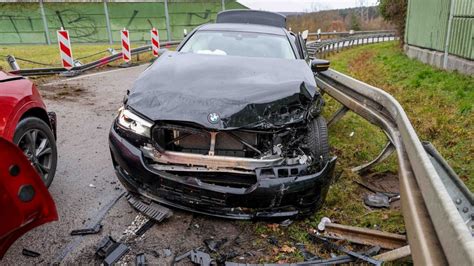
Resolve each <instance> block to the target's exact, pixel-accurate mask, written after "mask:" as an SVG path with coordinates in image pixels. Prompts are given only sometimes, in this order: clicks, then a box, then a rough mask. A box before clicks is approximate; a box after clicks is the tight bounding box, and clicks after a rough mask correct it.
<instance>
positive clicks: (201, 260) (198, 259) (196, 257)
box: [174, 249, 214, 266]
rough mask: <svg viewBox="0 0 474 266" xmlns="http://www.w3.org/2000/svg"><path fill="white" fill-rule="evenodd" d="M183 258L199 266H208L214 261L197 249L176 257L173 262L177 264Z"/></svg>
mask: <svg viewBox="0 0 474 266" xmlns="http://www.w3.org/2000/svg"><path fill="white" fill-rule="evenodd" d="M184 258H189V259H190V260H191V262H193V263H195V264H198V265H200V266H210V265H211V263H213V262H214V260H213V259H212V258H211V255H209V254H207V253H206V252H203V251H201V250H199V249H192V250H190V251H188V252H186V253H184V254H182V255H180V256H178V257H176V258H175V260H174V262H175V263H176V262H179V261H181V260H183V259H184Z"/></svg>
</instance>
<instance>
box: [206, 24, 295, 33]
mask: <svg viewBox="0 0 474 266" xmlns="http://www.w3.org/2000/svg"><path fill="white" fill-rule="evenodd" d="M200 30H209V31H242V32H256V33H268V34H276V35H281V36H285V35H286V33H285V29H284V28H279V27H273V26H266V25H258V24H240V23H215V24H205V25H203V26H201V27H200V28H199V29H198V30H197V31H200Z"/></svg>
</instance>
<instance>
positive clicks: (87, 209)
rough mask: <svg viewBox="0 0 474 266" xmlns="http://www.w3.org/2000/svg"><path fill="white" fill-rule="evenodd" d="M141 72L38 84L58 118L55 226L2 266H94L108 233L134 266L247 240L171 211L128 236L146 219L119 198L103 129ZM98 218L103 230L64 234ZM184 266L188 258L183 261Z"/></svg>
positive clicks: (228, 228) (30, 238)
mask: <svg viewBox="0 0 474 266" xmlns="http://www.w3.org/2000/svg"><path fill="white" fill-rule="evenodd" d="M145 67H146V66H138V67H133V68H128V69H119V70H113V71H109V72H101V73H95V74H91V75H84V76H79V77H76V78H72V79H67V80H58V81H54V83H53V84H51V83H50V84H49V85H48V84H46V85H43V86H40V90H41V92H42V94H43V97H44V98H45V102H46V104H47V106H48V109H49V110H50V111H55V112H56V113H57V115H58V141H57V145H58V153H59V161H58V168H57V172H56V177H55V179H54V181H53V183H52V185H51V187H50V189H49V191H50V193H51V194H52V196H53V198H54V200H55V202H56V206H57V209H58V212H59V221H57V222H53V223H49V224H46V225H43V226H40V227H38V228H36V229H34V230H32V231H30V232H28V233H27V234H25V235H24V236H23V237H22V238H20V239H19V240H18V241H17V242H15V244H14V245H13V246H12V247H11V248H10V249H9V251H8V252H7V254H6V255H5V257H4V259H3V260H2V261H0V264H8V265H18V264H36V263H46V264H49V263H61V264H66V263H87V264H90V263H93V264H99V263H100V262H101V261H100V260H98V259H97V258H96V257H95V255H94V253H95V251H96V247H97V244H98V243H99V242H100V240H101V239H102V238H103V237H105V236H107V235H110V236H112V237H113V238H114V239H116V240H118V239H120V240H122V241H123V242H126V243H127V245H129V246H130V248H131V250H130V252H129V253H128V255H127V256H125V257H124V258H123V259H122V262H132V263H133V262H134V261H135V255H136V254H139V253H145V256H146V259H147V262H148V263H153V264H160V265H163V264H171V262H172V261H173V258H174V256H177V255H180V254H182V253H184V252H186V251H188V250H189V249H191V248H195V247H199V246H203V240H204V239H208V238H214V239H216V240H219V239H221V238H223V237H226V238H227V239H228V242H227V243H228V245H229V246H236V245H235V243H237V242H239V243H243V242H245V241H246V239H249V238H251V236H250V235H251V233H250V232H249V231H251V230H249V226H247V225H249V223H243V222H235V221H228V220H220V219H215V218H208V217H204V216H199V215H193V214H190V213H186V212H181V211H177V210H173V212H174V215H173V216H172V217H171V218H170V219H168V220H167V221H165V222H163V223H161V224H156V225H154V226H153V227H152V228H151V229H149V230H148V231H146V233H145V234H144V235H142V236H141V237H135V236H134V234H133V233H132V232H133V231H134V230H135V229H136V228H137V227H138V226H139V225H140V224H142V223H143V221H144V217H143V216H141V215H139V214H138V213H137V212H136V211H135V210H134V209H133V208H132V207H131V206H130V205H129V204H128V202H127V201H126V199H125V198H124V197H120V195H123V193H124V192H125V191H124V189H123V187H122V186H121V184H120V183H119V182H118V180H117V178H116V177H115V174H114V171H113V167H112V162H111V159H110V152H109V148H108V132H109V127H110V126H111V123H112V120H113V119H114V116H115V115H116V113H117V109H118V108H119V107H120V106H121V102H122V99H123V96H124V95H125V93H126V90H127V89H129V88H131V86H132V83H133V81H134V80H135V79H136V78H137V77H138V75H139V74H140V73H141V72H142V71H143V70H144V69H145ZM102 218H103V219H102ZM101 219H102V220H101ZM98 221H101V224H102V225H103V229H102V231H101V233H99V234H97V235H89V236H70V232H71V230H74V229H81V228H85V227H88V226H91V225H93V224H95V223H97V222H98ZM234 240H235V241H234ZM237 240H238V241H237ZM237 246H238V245H237ZM240 246H242V247H240V248H241V250H240V251H239V250H238V251H237V252H244V250H245V249H246V247H245V245H242V244H240ZM23 248H26V249H29V250H33V251H36V252H39V253H40V254H41V255H40V256H39V257H36V258H32V257H26V256H24V255H22V254H21V253H22V249H23ZM232 248H234V247H232ZM237 261H238V262H243V261H246V258H245V255H239V257H238V258H237ZM187 263H190V262H189V260H188V261H187V262H186V261H183V262H182V264H187Z"/></svg>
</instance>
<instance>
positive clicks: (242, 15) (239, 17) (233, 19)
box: [216, 9, 286, 28]
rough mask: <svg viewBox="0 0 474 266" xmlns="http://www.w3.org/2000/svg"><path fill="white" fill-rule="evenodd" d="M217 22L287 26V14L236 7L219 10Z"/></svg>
mask: <svg viewBox="0 0 474 266" xmlns="http://www.w3.org/2000/svg"><path fill="white" fill-rule="evenodd" d="M216 23H241V24H258V25H266V26H273V27H279V28H286V16H284V15H282V14H279V13H275V12H268V11H260V10H247V9H236V10H226V11H221V12H219V13H218V14H217V19H216Z"/></svg>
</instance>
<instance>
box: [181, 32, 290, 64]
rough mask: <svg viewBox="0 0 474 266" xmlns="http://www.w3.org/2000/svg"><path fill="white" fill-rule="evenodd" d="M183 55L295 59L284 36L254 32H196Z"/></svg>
mask: <svg viewBox="0 0 474 266" xmlns="http://www.w3.org/2000/svg"><path fill="white" fill-rule="evenodd" d="M180 51H181V52H185V53H195V54H213V55H231V56H248V57H269V58H283V59H295V54H294V52H293V49H292V48H291V45H290V42H289V40H288V38H287V37H286V36H280V35H275V34H265V33H256V32H237V31H206V30H201V31H197V32H196V33H194V34H193V36H191V37H190V38H189V40H188V41H187V42H186V43H185V44H184V46H183V47H182V48H181V50H180Z"/></svg>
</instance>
